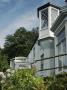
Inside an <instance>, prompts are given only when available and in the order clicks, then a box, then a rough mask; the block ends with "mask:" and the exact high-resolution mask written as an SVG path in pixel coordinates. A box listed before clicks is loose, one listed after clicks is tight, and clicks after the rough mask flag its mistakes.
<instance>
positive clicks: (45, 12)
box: [37, 3, 60, 39]
mask: <svg viewBox="0 0 67 90" xmlns="http://www.w3.org/2000/svg"><path fill="white" fill-rule="evenodd" d="M59 9H60V8H59V7H57V6H55V5H52V4H51V3H47V4H45V5H43V6H41V7H39V8H38V9H37V11H38V18H39V39H43V38H47V37H54V35H53V32H52V31H51V30H50V28H51V26H52V25H53V23H54V22H55V20H56V18H57V17H58V15H59Z"/></svg>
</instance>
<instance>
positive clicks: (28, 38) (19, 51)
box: [4, 27, 38, 58]
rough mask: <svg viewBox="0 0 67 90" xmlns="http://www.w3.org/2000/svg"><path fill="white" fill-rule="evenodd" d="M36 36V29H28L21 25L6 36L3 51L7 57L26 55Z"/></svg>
mask: <svg viewBox="0 0 67 90" xmlns="http://www.w3.org/2000/svg"><path fill="white" fill-rule="evenodd" d="M37 37H38V33H37V29H36V30H35V29H33V30H32V31H28V30H26V29H25V28H24V27H21V28H19V29H17V30H16V32H15V33H14V34H13V35H8V36H7V37H6V41H5V45H4V51H5V53H6V54H7V55H8V57H9V58H14V57H15V56H26V55H27V54H28V52H29V51H30V48H31V47H32V45H33V43H34V41H35V40H36V38H37Z"/></svg>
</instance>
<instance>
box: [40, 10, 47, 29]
mask: <svg viewBox="0 0 67 90" xmlns="http://www.w3.org/2000/svg"><path fill="white" fill-rule="evenodd" d="M47 26H48V9H46V10H43V11H42V12H41V28H42V29H44V28H47Z"/></svg>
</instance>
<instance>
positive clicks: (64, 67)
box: [31, 54, 67, 72]
mask: <svg viewBox="0 0 67 90" xmlns="http://www.w3.org/2000/svg"><path fill="white" fill-rule="evenodd" d="M63 56H67V54H60V55H56V56H53V57H48V58H44V59H39V60H35V61H34V62H33V63H31V65H34V64H35V63H37V62H38V61H45V60H51V59H52V60H54V64H55V60H58V59H55V58H59V57H63ZM62 68H63V69H67V65H65V66H63V65H62V66H60V67H59V66H58V67H55V66H54V67H53V68H47V69H42V70H38V71H37V72H39V71H45V70H55V69H62Z"/></svg>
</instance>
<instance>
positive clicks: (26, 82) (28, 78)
mask: <svg viewBox="0 0 67 90" xmlns="http://www.w3.org/2000/svg"><path fill="white" fill-rule="evenodd" d="M34 73H35V70H34V69H23V70H17V71H15V73H14V74H13V75H12V76H11V77H10V79H8V80H6V83H5V84H4V86H3V90H45V88H44V81H43V79H42V78H41V77H37V76H35V74H34Z"/></svg>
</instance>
